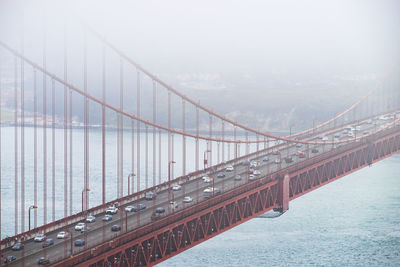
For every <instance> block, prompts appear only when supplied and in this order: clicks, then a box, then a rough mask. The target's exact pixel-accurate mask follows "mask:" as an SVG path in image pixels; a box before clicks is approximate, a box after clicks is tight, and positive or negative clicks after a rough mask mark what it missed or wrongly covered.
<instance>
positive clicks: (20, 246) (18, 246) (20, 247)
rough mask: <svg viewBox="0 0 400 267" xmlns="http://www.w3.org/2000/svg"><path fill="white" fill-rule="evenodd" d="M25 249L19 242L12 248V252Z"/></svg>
mask: <svg viewBox="0 0 400 267" xmlns="http://www.w3.org/2000/svg"><path fill="white" fill-rule="evenodd" d="M23 248H24V244H22V243H20V242H17V243H15V244H14V246H12V248H11V250H14V251H18V250H21V249H23Z"/></svg>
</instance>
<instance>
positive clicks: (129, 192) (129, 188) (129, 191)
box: [128, 173, 136, 195]
mask: <svg viewBox="0 0 400 267" xmlns="http://www.w3.org/2000/svg"><path fill="white" fill-rule="evenodd" d="M135 176H136V174H134V173H131V174H129V175H128V195H130V194H131V186H130V184H131V182H130V178H131V177H135ZM132 184H133V181H132Z"/></svg>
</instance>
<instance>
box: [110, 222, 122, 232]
mask: <svg viewBox="0 0 400 267" xmlns="http://www.w3.org/2000/svg"><path fill="white" fill-rule="evenodd" d="M111 231H112V232H118V231H121V226H120V225H118V224H114V225H113V226H111Z"/></svg>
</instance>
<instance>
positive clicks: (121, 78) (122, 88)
mask: <svg viewBox="0 0 400 267" xmlns="http://www.w3.org/2000/svg"><path fill="white" fill-rule="evenodd" d="M120 70H121V73H120V75H121V77H120V83H121V93H120V97H121V99H120V105H121V110H122V111H123V110H124V62H123V59H122V57H121V58H120ZM120 116H121V148H120V150H119V151H120V153H121V157H120V158H121V167H120V168H121V170H120V172H121V196H123V195H124V117H123V116H122V114H121V115H120Z"/></svg>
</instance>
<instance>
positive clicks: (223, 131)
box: [221, 120, 225, 162]
mask: <svg viewBox="0 0 400 267" xmlns="http://www.w3.org/2000/svg"><path fill="white" fill-rule="evenodd" d="M221 122H222V130H221V132H222V144H221V145H222V162H224V161H225V142H224V140H225V123H224V121H223V120H221Z"/></svg>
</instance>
